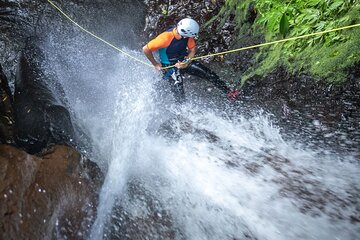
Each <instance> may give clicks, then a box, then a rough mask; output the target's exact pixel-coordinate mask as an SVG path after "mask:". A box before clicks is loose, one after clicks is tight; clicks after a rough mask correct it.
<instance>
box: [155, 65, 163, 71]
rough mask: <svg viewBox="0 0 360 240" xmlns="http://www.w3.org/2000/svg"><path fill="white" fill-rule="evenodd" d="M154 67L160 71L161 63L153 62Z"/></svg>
mask: <svg viewBox="0 0 360 240" xmlns="http://www.w3.org/2000/svg"><path fill="white" fill-rule="evenodd" d="M154 67H155V69H156V70H158V71H161V69H162V66H161V63H155V64H154Z"/></svg>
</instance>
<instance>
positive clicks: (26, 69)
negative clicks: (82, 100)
mask: <svg viewBox="0 0 360 240" xmlns="http://www.w3.org/2000/svg"><path fill="white" fill-rule="evenodd" d="M30 41H32V42H31V44H28V45H27V47H26V48H25V50H24V51H23V53H22V55H21V57H20V63H19V70H18V75H17V80H16V83H15V101H14V108H15V122H16V138H17V139H16V141H17V144H18V146H20V147H22V148H24V149H25V150H26V151H27V152H29V153H37V152H39V151H41V150H42V149H43V148H45V147H46V146H47V145H49V144H50V143H64V144H71V142H72V140H73V139H75V134H74V129H73V125H72V122H71V118H70V114H69V112H68V111H67V109H66V108H65V106H64V103H63V102H62V101H61V100H60V99H61V96H62V95H63V90H62V89H61V86H60V85H59V84H58V82H57V79H56V78H55V76H54V75H51V74H46V73H44V72H45V69H49V68H46V67H45V66H43V65H44V64H43V63H44V61H45V57H44V56H43V53H42V52H41V50H40V49H39V48H37V47H36V46H35V45H33V40H32V39H31V40H30V39H29V42H30Z"/></svg>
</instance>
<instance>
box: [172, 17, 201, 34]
mask: <svg viewBox="0 0 360 240" xmlns="http://www.w3.org/2000/svg"><path fill="white" fill-rule="evenodd" d="M177 31H178V33H179V34H180V35H181V36H183V37H192V38H193V37H197V36H198V33H199V24H198V23H197V22H196V21H195V20H194V19H192V18H184V19H183V20H181V21H180V22H179V23H178V24H177Z"/></svg>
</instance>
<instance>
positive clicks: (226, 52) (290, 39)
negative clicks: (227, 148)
mask: <svg viewBox="0 0 360 240" xmlns="http://www.w3.org/2000/svg"><path fill="white" fill-rule="evenodd" d="M47 1H48V2H49V3H50V4H51V5H52V6H53V7H54V8H55V9H57V10H58V11H59V12H60V13H61V14H62V15H63V16H64V17H66V18H67V19H68V20H69V21H70V22H72V23H73V24H74V25H76V26H77V27H79V28H80V29H81V30H83V31H84V32H86V33H87V34H90V35H91V36H93V37H94V38H96V39H98V40H100V41H102V42H103V43H105V44H107V45H109V46H110V47H112V48H114V49H115V50H117V51H119V52H121V53H122V54H124V55H126V56H128V57H130V58H132V59H133V60H135V61H137V62H140V63H142V64H145V65H147V66H150V67H153V65H151V64H149V63H147V62H144V61H142V60H140V59H138V58H136V57H134V56H132V55H130V54H128V53H127V52H125V51H123V50H121V49H120V48H118V47H116V46H114V45H113V44H111V43H109V42H107V41H105V40H104V39H102V38H101V37H98V36H97V35H95V34H94V33H92V32H90V31H88V30H86V29H85V28H83V27H82V26H80V25H79V24H78V23H77V22H75V21H74V20H72V19H71V18H70V17H69V16H68V15H67V14H66V13H64V12H63V11H62V10H61V9H60V8H59V7H58V6H56V5H55V4H54V3H53V2H52V1H51V0H47ZM355 27H360V23H358V24H353V25H349V26H345V27H339V28H334V29H330V30H325V31H321V32H315V33H310V34H305V35H302V36H298V37H291V38H285V39H281V40H277V41H272V42H266V43H261V44H257V45H252V46H248V47H242V48H237V49H233V50H229V51H224V52H219V53H212V54H208V55H204V56H200V57H195V58H192V60H200V59H204V58H208V57H214V56H219V55H225V54H229V53H234V52H239V51H244V50H248V49H252V48H259V47H264V46H269V45H273V44H276V43H282V42H287V41H292V40H297V39H302V38H307V37H311V36H316V35H322V34H325V33H329V32H337V31H340V30H344V29H350V28H355ZM174 66H175V65H171V66H167V67H163V68H162V69H168V68H173V67H174Z"/></svg>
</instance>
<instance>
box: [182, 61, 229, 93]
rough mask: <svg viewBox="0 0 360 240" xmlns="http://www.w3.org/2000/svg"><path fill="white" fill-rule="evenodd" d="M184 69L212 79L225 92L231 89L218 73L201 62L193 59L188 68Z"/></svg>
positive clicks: (189, 72)
mask: <svg viewBox="0 0 360 240" xmlns="http://www.w3.org/2000/svg"><path fill="white" fill-rule="evenodd" d="M183 71H184V72H185V73H187V74H190V75H194V76H197V77H200V78H203V79H206V80H208V81H210V82H211V83H213V84H214V85H215V87H217V88H218V89H220V90H222V91H223V92H225V93H227V92H228V91H229V88H228V87H227V86H226V84H225V82H223V81H221V80H220V78H219V76H218V75H216V73H214V72H213V71H211V70H210V69H209V68H207V67H205V66H204V65H203V64H201V63H200V62H197V61H193V62H192V63H191V64H190V65H189V66H188V67H187V68H185V69H183Z"/></svg>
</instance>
